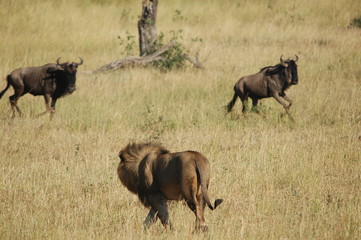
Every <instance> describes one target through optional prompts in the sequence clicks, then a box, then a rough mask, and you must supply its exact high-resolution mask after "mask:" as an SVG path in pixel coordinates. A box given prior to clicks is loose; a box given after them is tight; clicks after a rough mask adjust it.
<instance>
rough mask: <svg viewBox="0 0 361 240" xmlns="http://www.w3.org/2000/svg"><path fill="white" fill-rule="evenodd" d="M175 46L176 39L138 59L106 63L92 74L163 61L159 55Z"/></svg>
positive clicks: (131, 57) (131, 58)
mask: <svg viewBox="0 0 361 240" xmlns="http://www.w3.org/2000/svg"><path fill="white" fill-rule="evenodd" d="M175 44H176V39H173V40H172V41H170V42H169V43H168V44H167V45H165V46H164V47H162V48H161V49H159V50H157V51H155V52H154V53H152V54H149V55H146V56H143V57H138V56H129V57H125V58H122V59H118V60H115V61H112V62H111V63H108V64H106V65H104V66H102V67H100V68H98V69H97V70H95V71H93V72H92V73H98V72H106V71H110V70H117V69H120V68H124V67H129V66H145V65H147V64H149V63H151V62H153V61H159V60H165V58H164V57H162V56H161V55H162V54H163V53H165V52H166V51H168V49H169V48H171V47H173V46H174V45H175Z"/></svg>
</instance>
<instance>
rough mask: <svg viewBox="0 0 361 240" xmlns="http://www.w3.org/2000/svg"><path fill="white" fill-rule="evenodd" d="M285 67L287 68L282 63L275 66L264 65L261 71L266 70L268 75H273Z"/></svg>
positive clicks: (265, 72)
mask: <svg viewBox="0 0 361 240" xmlns="http://www.w3.org/2000/svg"><path fill="white" fill-rule="evenodd" d="M283 69H285V66H283V65H282V64H277V65H274V66H267V67H264V68H262V69H261V70H260V71H259V72H264V74H265V75H266V76H271V75H274V74H278V73H280V72H281V71H282V70H283Z"/></svg>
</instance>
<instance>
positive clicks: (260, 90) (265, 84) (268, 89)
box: [226, 55, 298, 120]
mask: <svg viewBox="0 0 361 240" xmlns="http://www.w3.org/2000/svg"><path fill="white" fill-rule="evenodd" d="M295 57H296V58H295V59H287V60H283V59H282V56H281V57H280V63H279V64H277V65H275V66H268V67H264V68H262V69H261V70H260V71H259V72H258V73H256V74H252V75H248V76H245V77H242V78H241V79H239V80H238V81H237V83H236V84H235V85H234V96H233V99H232V100H231V101H230V102H229V103H228V105H227V106H226V107H227V111H228V112H230V111H231V110H232V108H233V106H234V104H235V103H236V100H237V97H239V98H240V99H241V101H242V112H245V110H246V101H247V99H248V97H250V98H251V99H252V105H253V107H256V106H257V103H258V100H259V99H261V98H268V97H274V98H275V99H276V100H277V102H279V103H280V104H281V105H282V106H283V107H284V108H285V110H286V113H287V114H288V116H289V117H290V118H291V120H292V119H293V118H292V117H291V115H290V112H289V109H290V107H291V105H292V100H291V99H290V98H289V97H288V96H287V95H286V93H285V91H286V90H287V89H288V88H290V87H291V86H292V85H296V84H297V83H298V73H297V65H296V62H297V60H298V56H297V55H296V56H295ZM281 97H282V98H283V99H285V100H286V101H287V102H288V103H289V105H287V104H286V103H284V102H283V101H282V100H281Z"/></svg>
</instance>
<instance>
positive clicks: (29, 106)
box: [0, 0, 361, 239]
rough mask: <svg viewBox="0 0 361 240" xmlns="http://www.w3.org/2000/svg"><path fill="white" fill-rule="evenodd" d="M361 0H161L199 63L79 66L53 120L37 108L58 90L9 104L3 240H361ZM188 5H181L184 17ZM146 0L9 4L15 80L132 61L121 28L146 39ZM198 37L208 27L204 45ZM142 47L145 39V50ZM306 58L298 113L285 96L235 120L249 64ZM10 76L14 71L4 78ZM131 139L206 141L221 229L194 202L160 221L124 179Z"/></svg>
mask: <svg viewBox="0 0 361 240" xmlns="http://www.w3.org/2000/svg"><path fill="white" fill-rule="evenodd" d="M360 9H361V2H360V1H353V0H335V1H334V0H320V1H317V2H315V1H310V0H302V1H301V0H295V1H278V0H270V1H261V0H258V1H247V0H244V1H231V0H227V1H224V0H222V1H221V0H214V1H191V0H185V1H160V3H159V7H158V32H164V33H165V34H166V35H167V34H169V33H170V31H172V30H173V31H177V30H179V29H181V30H183V40H182V42H183V44H184V46H185V47H186V48H187V49H189V50H190V53H193V54H195V52H197V51H200V59H201V60H205V59H206V58H207V56H208V55H209V57H208V60H207V61H206V63H205V65H206V68H207V69H206V70H203V71H201V70H197V69H194V68H192V67H191V66H188V67H186V68H185V69H181V70H175V71H170V72H165V73H164V72H162V71H160V70H158V69H153V68H142V69H141V68H133V69H126V70H122V71H116V72H111V73H106V74H97V75H89V74H85V73H81V72H80V73H79V74H78V81H77V86H78V88H77V91H76V92H75V93H74V94H72V95H70V96H66V97H64V98H62V99H60V100H59V101H58V104H57V112H56V114H55V117H54V119H53V121H49V117H48V116H44V117H40V118H36V117H35V115H36V114H38V113H40V112H42V111H43V110H44V108H45V106H44V102H43V98H41V97H32V96H30V95H25V96H24V97H22V98H21V99H20V101H19V106H20V108H21V109H22V110H23V112H24V115H25V116H24V117H23V118H15V119H14V120H12V119H11V110H10V106H9V102H8V97H9V96H10V95H11V94H12V90H8V92H7V93H6V94H5V95H4V97H3V99H1V100H0V139H1V144H0V171H1V174H0V179H1V181H0V202H1V203H0V222H1V223H0V239H158V238H162V239H168V238H176V239H189V238H194V239H203V238H206V239H360V238H361V214H360V212H361V195H360V193H361V162H360V159H361V140H360V136H361V64H360V63H361V52H360V49H361V29H357V28H349V27H348V26H349V23H350V22H351V20H352V19H353V18H355V17H359V16H360V15H361V12H360ZM177 10H179V11H180V13H179V11H178V12H176V11H177ZM140 11H141V2H140V1H113V0H108V1H100V0H75V1H68V0H59V1H49V0H36V1H29V0H28V1H12V0H2V1H0V33H1V34H0V36H1V37H0V49H1V56H0V66H1V67H0V76H2V77H1V78H2V79H5V77H6V75H7V74H8V73H9V72H10V71H11V70H13V69H15V68H19V67H25V66H38V65H43V64H45V63H48V62H54V61H55V60H56V59H57V58H58V57H60V56H61V57H62V59H63V60H64V61H65V60H69V61H73V60H76V59H77V56H81V57H83V58H84V61H85V63H84V65H82V66H81V67H80V69H79V70H80V71H87V70H94V69H96V68H98V67H100V66H101V65H103V64H106V63H108V62H110V61H112V60H115V59H119V58H122V57H124V56H122V55H121V52H122V50H123V47H124V46H120V45H119V40H118V38H117V37H118V36H121V37H122V38H125V37H126V36H127V35H135V36H137V27H136V26H137V20H138V15H140ZM192 38H202V39H203V42H199V41H197V42H194V41H192V40H191V39H192ZM135 51H137V49H135ZM281 54H283V55H284V56H291V57H292V56H293V55H294V54H297V55H298V56H299V61H298V66H299V67H298V70H299V85H297V86H293V87H292V88H291V89H290V90H289V91H288V95H289V96H290V97H291V98H292V99H293V100H294V105H293V106H292V108H291V111H292V114H293V116H294V118H295V120H296V121H295V123H292V122H291V121H289V119H288V118H287V116H286V117H281V114H282V113H283V112H284V110H283V108H282V106H280V105H279V104H278V103H277V102H276V101H275V100H273V99H265V100H262V101H261V106H260V113H259V114H256V113H253V112H251V113H247V114H246V115H242V113H241V110H240V103H239V102H238V103H237V104H236V106H235V110H234V111H233V112H232V113H230V114H228V115H226V114H225V112H224V109H223V106H224V105H226V104H227V103H228V101H230V100H231V98H232V94H233V92H232V91H233V85H234V83H235V82H236V81H237V79H238V78H240V77H241V76H243V75H247V74H252V73H255V72H257V71H258V70H259V69H260V68H261V67H264V66H267V65H274V64H276V63H278V61H279V57H280V55H281ZM5 85H6V82H5V81H3V80H2V81H0V89H1V90H2V89H3V88H4V87H5ZM130 141H158V142H161V143H163V144H164V145H165V146H166V147H168V148H169V149H170V150H172V151H183V150H188V149H192V150H197V151H200V152H202V153H203V154H204V155H206V156H207V157H208V158H209V160H210V161H211V164H212V178H211V186H210V194H211V196H212V197H213V198H215V197H221V198H224V199H225V202H224V203H223V204H222V205H221V206H220V207H219V209H217V210H215V211H213V212H211V211H208V210H206V220H207V222H208V223H209V233H208V234H206V235H203V234H199V235H197V234H193V233H192V232H193V229H194V219H195V218H194V216H193V213H191V212H190V211H189V209H188V208H187V207H186V206H185V205H184V204H182V203H173V204H171V207H170V212H171V219H172V222H173V224H174V227H175V229H174V230H173V231H165V230H164V229H163V227H162V226H161V224H160V223H157V224H156V225H155V226H154V227H152V228H151V229H150V231H148V232H144V231H143V230H142V221H143V219H144V218H145V216H146V214H147V210H146V209H145V208H143V207H142V206H141V205H140V203H138V200H137V198H136V197H135V196H133V195H131V194H130V193H129V192H128V191H127V190H126V188H125V187H123V186H121V184H120V181H119V180H118V179H117V175H116V167H117V164H118V157H117V152H118V151H119V150H120V149H121V148H122V147H123V146H124V145H125V144H127V143H128V142H130Z"/></svg>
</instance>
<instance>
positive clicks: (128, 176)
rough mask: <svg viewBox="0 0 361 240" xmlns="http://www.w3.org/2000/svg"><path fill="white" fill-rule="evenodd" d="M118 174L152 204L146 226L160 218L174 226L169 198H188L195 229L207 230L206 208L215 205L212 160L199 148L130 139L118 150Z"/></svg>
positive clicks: (164, 222)
mask: <svg viewBox="0 0 361 240" xmlns="http://www.w3.org/2000/svg"><path fill="white" fill-rule="evenodd" d="M119 158H120V160H121V161H120V163H119V166H118V176H119V179H120V181H121V182H122V184H123V185H124V186H125V187H127V189H128V190H129V191H131V192H132V193H135V194H137V195H138V197H139V200H140V201H141V202H142V203H143V205H144V206H146V207H150V211H149V214H148V216H147V218H146V219H145V221H144V226H145V227H146V228H147V227H150V225H151V224H153V223H154V222H156V221H157V219H158V218H159V219H160V221H161V222H162V224H163V225H164V226H165V227H166V226H168V225H170V226H171V224H170V221H169V213H168V207H167V201H168V200H176V201H178V200H183V199H184V200H185V201H186V203H187V205H188V206H189V208H190V209H191V210H192V211H193V212H194V213H195V215H196V229H197V230H198V229H201V230H203V231H206V230H207V226H206V223H205V219H204V215H203V211H204V208H205V204H207V206H208V207H209V208H210V209H212V210H213V209H215V208H216V207H217V206H218V205H219V204H221V202H222V199H217V200H216V201H215V203H214V206H212V203H211V202H210V200H209V195H208V186H209V180H210V164H209V161H208V160H207V158H206V157H205V156H203V155H202V154H201V153H199V152H194V151H185V152H176V153H170V152H169V151H168V150H167V149H166V148H164V147H163V146H161V145H159V144H154V143H144V144H136V143H130V144H128V145H127V146H126V147H125V148H124V149H122V150H121V151H120V152H119Z"/></svg>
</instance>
